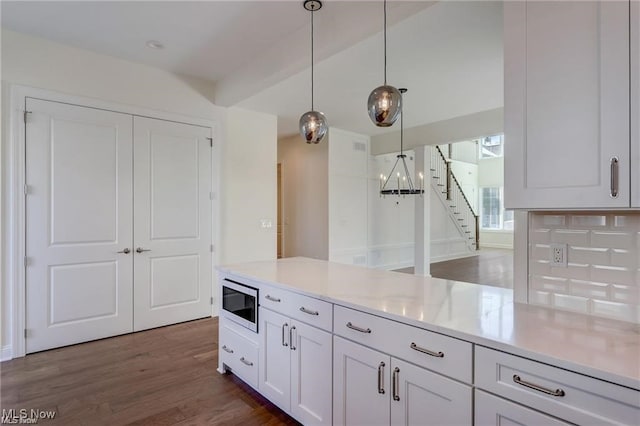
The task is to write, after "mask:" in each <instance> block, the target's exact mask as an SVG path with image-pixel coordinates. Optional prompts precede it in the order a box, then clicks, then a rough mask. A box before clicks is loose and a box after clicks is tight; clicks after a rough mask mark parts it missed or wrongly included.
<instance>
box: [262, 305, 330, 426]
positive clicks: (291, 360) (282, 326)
mask: <svg viewBox="0 0 640 426" xmlns="http://www.w3.org/2000/svg"><path fill="white" fill-rule="evenodd" d="M258 316H259V318H260V325H259V330H260V335H261V347H262V360H261V372H260V383H259V389H260V393H262V394H263V395H264V396H265V397H266V398H268V399H269V400H270V401H271V402H273V403H274V404H276V405H277V406H279V407H280V408H282V409H283V410H284V411H286V412H288V413H290V414H291V415H292V416H293V417H294V418H296V419H297V420H298V421H300V422H302V423H304V424H306V425H312V424H327V423H330V422H331V371H332V370H331V349H332V345H331V343H332V342H331V334H330V333H327V332H326V331H323V330H320V329H318V328H316V327H312V326H310V325H307V324H304V323H302V322H300V321H298V320H295V319H291V318H289V317H287V316H284V315H281V314H279V313H277V312H273V311H271V310H269V309H264V308H262V307H261V308H260V310H259V314H258Z"/></svg>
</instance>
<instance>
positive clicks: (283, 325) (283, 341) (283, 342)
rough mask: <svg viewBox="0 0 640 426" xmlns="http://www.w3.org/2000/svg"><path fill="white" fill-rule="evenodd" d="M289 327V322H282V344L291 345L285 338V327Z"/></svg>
mask: <svg viewBox="0 0 640 426" xmlns="http://www.w3.org/2000/svg"><path fill="white" fill-rule="evenodd" d="M287 327H289V324H287V323H286V322H285V323H284V324H282V346H289V343H287V341H286V340H284V336H285V333H286V332H285V331H284V329H285V328H287Z"/></svg>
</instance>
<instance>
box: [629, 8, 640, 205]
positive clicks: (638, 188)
mask: <svg viewBox="0 0 640 426" xmlns="http://www.w3.org/2000/svg"><path fill="white" fill-rule="evenodd" d="M630 23H631V28H630V31H631V164H632V166H631V190H632V191H633V192H632V193H631V207H640V167H638V166H637V165H638V164H640V2H638V1H632V2H631V19H630Z"/></svg>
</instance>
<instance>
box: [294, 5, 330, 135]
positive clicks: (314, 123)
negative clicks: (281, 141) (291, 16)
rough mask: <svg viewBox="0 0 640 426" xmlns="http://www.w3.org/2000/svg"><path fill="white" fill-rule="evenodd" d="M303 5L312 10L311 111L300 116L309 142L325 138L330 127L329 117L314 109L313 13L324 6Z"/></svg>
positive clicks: (302, 127)
mask: <svg viewBox="0 0 640 426" xmlns="http://www.w3.org/2000/svg"><path fill="white" fill-rule="evenodd" d="M303 6H304V8H305V9H306V10H308V11H310V12H311V111H307V112H305V113H304V114H302V116H301V117H300V122H299V127H300V134H301V135H302V137H303V138H304V140H305V141H306V142H307V143H314V144H315V143H318V142H320V141H321V140H322V138H324V135H326V134H327V130H328V129H329V124H328V123H327V118H326V117H325V116H324V114H323V113H321V112H320V111H315V110H314V109H313V14H314V12H315V11H316V10H320V8H322V2H321V1H320V0H305V2H304V3H303Z"/></svg>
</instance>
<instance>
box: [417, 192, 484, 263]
mask: <svg viewBox="0 0 640 426" xmlns="http://www.w3.org/2000/svg"><path fill="white" fill-rule="evenodd" d="M427 189H429V188H427ZM430 189H431V190H429V191H428V194H429V196H430V197H431V203H430V205H431V208H430V210H429V221H430V222H429V223H430V226H431V241H430V247H431V262H432V263H433V262H442V261H444V260H449V259H456V258H460V257H465V256H469V255H472V254H474V252H473V251H471V250H470V249H469V247H468V245H467V242H466V239H465V238H464V237H463V236H462V235H461V234H460V231H459V230H458V228H457V227H456V225H455V223H454V222H453V220H454V219H453V218H452V217H451V214H450V213H449V208H448V207H447V206H446V205H445V204H444V202H443V199H442V197H439V196H438V194H437V193H436V190H435V189H433V187H432V188H430ZM425 195H426V194H425Z"/></svg>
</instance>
